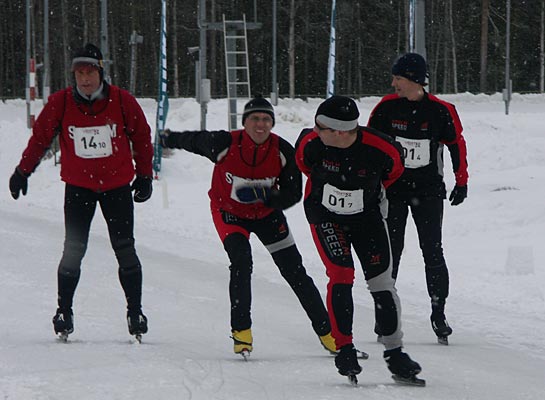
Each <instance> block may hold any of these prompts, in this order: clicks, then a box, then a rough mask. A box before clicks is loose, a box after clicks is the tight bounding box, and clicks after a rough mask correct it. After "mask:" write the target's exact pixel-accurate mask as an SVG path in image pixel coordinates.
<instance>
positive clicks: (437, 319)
mask: <svg viewBox="0 0 545 400" xmlns="http://www.w3.org/2000/svg"><path fill="white" fill-rule="evenodd" d="M430 321H431V327H432V329H433V331H434V332H435V334H436V335H437V342H438V343H439V344H444V345H448V336H449V335H450V334H452V328H451V327H450V326H449V324H448V322H447V319H446V318H445V314H444V313H443V312H435V311H434V312H432V314H431V317H430Z"/></svg>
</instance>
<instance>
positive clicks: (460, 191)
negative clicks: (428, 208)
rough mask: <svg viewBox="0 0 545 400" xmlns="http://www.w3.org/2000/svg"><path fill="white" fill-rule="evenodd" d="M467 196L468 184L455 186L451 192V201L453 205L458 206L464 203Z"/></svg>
mask: <svg viewBox="0 0 545 400" xmlns="http://www.w3.org/2000/svg"><path fill="white" fill-rule="evenodd" d="M466 197H467V185H466V186H458V185H456V186H454V189H452V192H450V196H449V198H448V199H449V201H450V205H451V206H457V205H458V204H461V203H463V201H464V200H465V198H466Z"/></svg>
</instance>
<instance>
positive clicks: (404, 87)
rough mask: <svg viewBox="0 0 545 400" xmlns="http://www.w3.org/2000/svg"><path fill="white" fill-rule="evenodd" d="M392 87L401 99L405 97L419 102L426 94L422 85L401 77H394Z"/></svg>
mask: <svg viewBox="0 0 545 400" xmlns="http://www.w3.org/2000/svg"><path fill="white" fill-rule="evenodd" d="M392 87H393V88H394V90H395V92H396V93H397V95H398V96H399V97H405V98H407V99H409V100H419V99H420V97H421V96H422V95H423V94H424V91H423V89H422V85H420V84H418V83H416V82H413V81H411V80H409V79H407V78H405V77H403V76H399V75H394V76H393V77H392Z"/></svg>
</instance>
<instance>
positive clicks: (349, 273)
mask: <svg viewBox="0 0 545 400" xmlns="http://www.w3.org/2000/svg"><path fill="white" fill-rule="evenodd" d="M310 230H311V232H312V239H313V240H314V244H315V245H316V249H317V250H318V253H319V254H320V258H321V259H322V262H323V263H324V266H325V268H326V275H327V276H328V277H329V281H328V283H327V296H326V303H327V313H328V315H329V321H330V323H331V335H332V336H333V337H334V338H335V344H336V345H337V349H340V348H341V347H342V346H344V345H346V344H351V343H352V335H344V334H343V333H341V331H339V325H338V323H337V318H336V316H335V313H334V311H333V301H332V293H333V290H332V289H333V286H334V285H336V284H347V285H353V284H354V268H349V267H341V266H339V265H336V264H334V263H333V262H332V261H331V259H330V258H329V257H328V256H327V253H326V251H325V250H324V248H323V247H322V243H321V241H320V239H319V237H318V234H317V232H316V227H315V226H314V225H312V224H311V225H310Z"/></svg>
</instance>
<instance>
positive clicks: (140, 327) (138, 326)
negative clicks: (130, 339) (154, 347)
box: [127, 310, 148, 343]
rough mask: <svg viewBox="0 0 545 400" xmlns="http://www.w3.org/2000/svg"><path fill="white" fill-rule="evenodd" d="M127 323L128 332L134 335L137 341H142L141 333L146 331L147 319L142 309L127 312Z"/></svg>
mask: <svg viewBox="0 0 545 400" xmlns="http://www.w3.org/2000/svg"><path fill="white" fill-rule="evenodd" d="M127 325H128V327H129V333H130V334H131V335H133V336H134V338H135V339H136V341H137V342H138V343H141V342H142V335H143V334H144V333H146V332H147V331H148V319H147V318H146V316H145V315H144V314H142V310H137V311H128V312H127Z"/></svg>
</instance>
